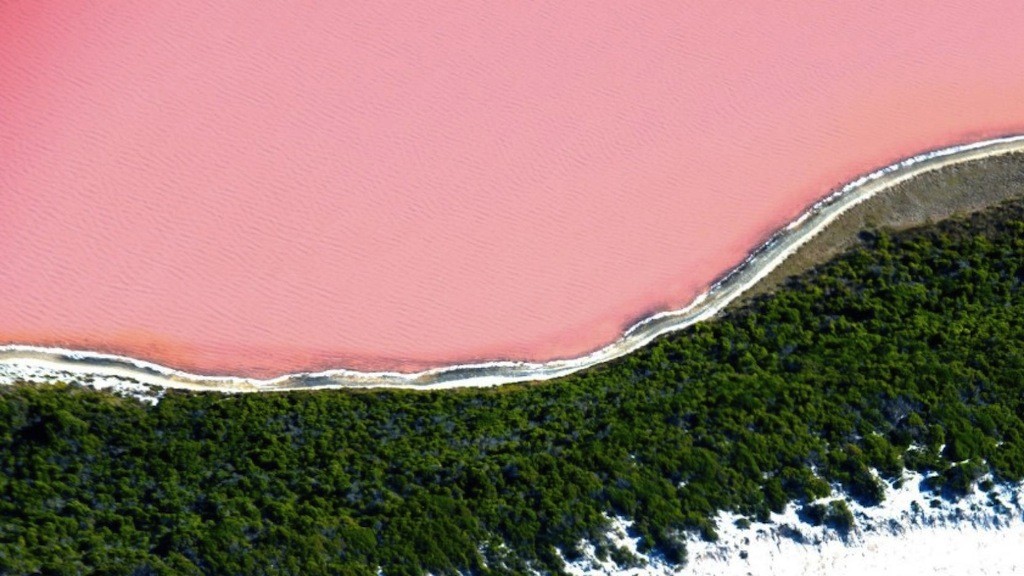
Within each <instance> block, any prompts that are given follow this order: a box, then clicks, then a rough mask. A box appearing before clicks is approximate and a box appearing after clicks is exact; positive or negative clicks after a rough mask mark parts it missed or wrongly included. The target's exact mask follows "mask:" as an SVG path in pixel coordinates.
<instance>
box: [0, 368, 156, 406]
mask: <svg viewBox="0 0 1024 576" xmlns="http://www.w3.org/2000/svg"><path fill="white" fill-rule="evenodd" d="M19 382H33V383H40V384H57V383H64V384H72V385H77V386H88V387H90V388H94V389H96V390H109V391H111V392H113V393H114V394H117V395H119V396H125V397H128V398H134V399H136V400H138V401H140V402H145V403H147V404H156V403H157V402H159V401H160V398H162V397H163V395H164V392H165V391H166V388H164V387H161V386H151V385H146V384H142V383H141V382H138V381H136V380H133V379H131V378H125V377H121V376H114V375H103V374H91V373H81V372H77V373H76V372H70V371H62V370H56V369H49V368H45V367H38V366H33V365H32V364H4V363H0V386H9V385H12V384H16V383H19Z"/></svg>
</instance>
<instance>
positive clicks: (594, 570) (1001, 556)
mask: <svg viewBox="0 0 1024 576" xmlns="http://www.w3.org/2000/svg"><path fill="white" fill-rule="evenodd" d="M904 478H905V481H904V483H903V485H902V486H900V487H899V488H895V487H893V486H888V488H887V490H886V500H885V501H884V502H883V503H882V505H880V506H877V507H871V508H865V507H862V506H859V505H857V504H856V503H853V502H850V503H849V507H850V509H851V510H852V511H853V513H854V516H855V518H856V522H857V527H856V528H855V529H854V531H852V532H851V533H849V534H847V535H845V536H843V535H840V534H838V533H837V532H836V531H835V530H834V529H832V528H827V527H821V526H812V525H810V524H807V523H805V522H803V521H801V520H800V518H799V517H798V516H797V507H796V506H795V505H792V504H791V505H790V506H789V507H788V508H787V509H786V511H785V512H784V513H783V514H775V515H773V516H772V519H771V521H770V522H768V523H753V524H752V525H751V526H750V527H749V528H739V527H737V526H736V523H735V522H736V520H738V519H739V518H740V517H739V516H737V515H736V514H732V513H726V512H723V513H720V514H719V515H718V518H717V522H718V534H719V540H718V542H714V543H709V542H703V541H701V540H700V539H699V538H697V537H696V536H691V537H690V538H689V541H688V543H687V550H688V562H687V565H686V566H685V567H683V568H681V569H675V568H671V567H669V566H668V565H667V564H666V563H665V562H663V561H662V560H661V559H659V558H657V557H655V558H651V557H645V556H643V555H638V557H639V560H640V562H641V564H642V565H641V566H638V567H630V568H621V567H618V566H616V565H615V564H614V563H612V562H611V561H601V560H598V559H597V558H596V556H595V555H594V548H593V546H589V545H583V546H581V548H582V549H583V551H584V557H583V558H582V559H579V560H576V561H574V562H571V563H567V570H568V571H569V572H570V573H571V574H574V575H576V576H591V575H598V574H601V575H622V576H625V575H630V576H639V575H640V574H680V575H693V576H711V575H715V576H731V575H736V576H739V575H744V576H745V575H748V574H754V575H761V574H784V575H787V576H788V575H799V574H828V575H830V576H833V575H847V574H849V575H851V576H853V575H857V576H860V575H864V574H885V573H893V574H962V575H979V576H980V575H993V574H1018V573H1024V517H1022V514H1024V507H1022V504H1024V501H1022V500H1024V485H1021V484H1018V485H1009V486H1008V485H1003V486H997V487H996V488H995V489H994V490H992V491H991V492H990V493H984V492H982V491H981V490H979V489H977V488H976V489H975V490H974V492H973V493H972V494H970V495H968V496H967V497H965V498H963V499H961V500H960V501H957V502H951V501H947V500H939V501H938V502H937V504H938V505H937V506H935V507H933V506H932V504H931V502H932V501H933V500H934V499H935V497H934V495H932V494H930V493H926V492H922V491H921V480H922V479H923V478H922V476H921V475H920V474H916V473H910V472H907V473H905V474H904ZM837 497H838V496H834V497H830V498H826V499H824V500H823V502H824V501H828V500H832V499H834V498H837ZM915 502H916V503H917V506H916V507H915V505H914V503H915ZM611 525H612V527H611V529H610V530H609V533H608V538H609V539H610V540H611V541H613V542H615V543H616V545H618V546H622V547H624V548H625V549H626V550H629V551H631V552H633V553H636V550H637V541H636V539H635V538H629V537H624V535H625V534H626V533H628V530H629V526H630V525H631V523H630V522H628V521H626V520H624V519H622V518H613V519H611Z"/></svg>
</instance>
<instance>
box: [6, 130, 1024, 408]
mask: <svg viewBox="0 0 1024 576" xmlns="http://www.w3.org/2000/svg"><path fill="white" fill-rule="evenodd" d="M1022 151H1024V135H1015V136H1006V137H1002V138H995V139H990V140H983V141H979V142H973V143H969V144H962V145H959V146H953V147H949V148H943V149H940V150H934V151H931V152H926V153H923V154H919V155H917V156H913V157H911V158H907V159H905V160H903V161H900V162H897V163H895V164H891V165H889V166H886V167H884V168H881V169H879V170H876V171H874V172H872V173H870V174H867V175H864V176H861V177H860V178H857V179H856V180H854V181H852V182H850V183H848V184H846V185H845V186H843V187H842V188H840V189H839V190H836V191H835V192H833V193H832V194H830V195H829V196H827V197H826V198H824V199H822V200H820V201H818V202H817V203H815V204H814V205H812V206H811V207H810V208H809V209H808V210H807V211H805V212H804V213H803V214H802V215H801V216H800V217H798V218H797V219H796V220H794V221H793V222H791V223H790V224H788V225H787V226H785V227H784V228H782V229H781V230H779V231H778V232H776V233H775V234H774V235H772V237H771V238H770V239H769V240H768V241H767V242H765V243H764V244H762V245H761V246H760V247H759V248H758V249H756V250H755V251H754V252H752V253H751V254H750V256H749V257H748V258H747V259H746V260H744V261H743V262H742V263H741V264H740V265H739V266H737V267H736V268H734V269H733V270H732V271H730V272H729V273H727V274H726V275H725V276H723V277H722V278H721V279H720V280H718V281H717V282H715V283H714V284H713V285H712V286H711V288H710V289H709V290H708V291H706V292H705V293H704V294H702V295H700V296H699V297H697V298H696V299H695V300H694V301H693V302H692V303H691V304H689V305H688V306H686V307H685V308H682V309H679V310H673V311H668V312H661V313H658V314H654V315H653V316H650V317H648V318H646V319H644V320H642V321H640V322H638V323H637V324H635V325H633V326H632V327H630V328H629V329H628V330H626V331H625V333H624V334H623V335H622V336H621V337H620V338H619V339H618V340H616V341H615V342H613V343H611V344H609V345H607V346H605V347H603V348H601V349H599V350H596V351H594V352H592V353H590V354H587V355H585V356H581V357H578V358H571V359H564V360H554V361H551V362H544V363H536V362H515V361H498V362H486V363H480V364H463V365H456V366H445V367H440V368H435V369H431V370H425V371H422V372H414V373H401V372H359V371H354V370H346V369H337V370H327V371H323V372H315V373H298V374H287V375H284V376H280V377H277V378H272V379H266V380H260V379H255V378H241V377H231V376H203V375H199V374H190V373H187V372H184V371H180V370H175V369H172V368H168V367H165V366H161V365H158V364H155V363H152V362H146V361H142V360H136V359H133V358H128V357H125V356H117V355H112V354H102V353H95V352H87V351H75V350H67V349H62V348H46V347H37V346H26V345H7V346H0V383H13V382H18V381H65V382H80V383H83V384H89V383H90V381H92V382H96V381H102V382H106V383H108V384H109V383H110V382H114V383H118V382H120V383H122V384H123V385H124V386H139V385H142V386H153V387H157V388H177V389H187V390H208V391H218V392H260V391H281V390H298V389H303V390H316V389H325V388H377V387H389V388H412V389H444V388H462V387H486V386H495V385H499V384H507V383H513V382H524V381H535V380H548V379H551V378H557V377H560V376H565V375H567V374H571V373H573V372H577V371H579V370H583V369H586V368H589V367H592V366H595V365H597V364H601V363H604V362H608V361H609V360H613V359H615V358H619V357H621V356H624V355H626V354H629V353H630V352H632V351H634V350H637V349H639V348H641V347H643V346H645V345H647V344H648V343H650V342H651V341H652V340H653V339H654V338H657V337H658V336H661V335H663V334H666V333H668V332H672V331H676V330H681V329H683V328H686V327H688V326H691V325H693V324H695V323H697V322H700V321H703V320H706V319H708V318H711V317H713V316H714V315H716V314H717V313H718V312H720V311H721V310H722V309H724V308H725V307H726V306H727V305H728V304H729V303H730V302H732V301H733V300H735V299H736V298H737V297H739V296H740V295H742V294H743V292H744V291H746V290H747V289H748V288H750V287H751V286H753V285H755V284H756V283H757V282H758V281H760V280H761V279H762V278H764V277H765V276H766V275H767V274H768V273H769V272H771V271H772V270H773V269H775V268H776V267H777V266H778V265H779V264H780V263H782V262H783V261H784V260H785V259H786V258H787V257H789V256H790V255H791V254H793V253H794V252H795V251H796V250H797V249H799V248H800V247H801V246H802V245H804V244H805V243H806V242H807V241H808V240H810V239H811V238H813V237H814V236H815V234H817V233H818V232H820V231H821V230H823V229H824V228H825V227H826V226H828V225H829V224H830V223H831V222H832V221H834V220H835V219H836V218H838V217H839V216H840V215H842V214H843V213H844V212H846V211H847V210H849V209H850V208H851V207H853V206H856V205H857V204H859V203H861V202H863V201H865V200H868V199H869V198H872V197H873V196H875V195H877V194H879V193H882V192H885V191H886V190H889V189H891V188H893V187H894V186H896V185H898V184H900V183H902V182H905V181H907V180H910V179H912V178H914V177H916V176H919V175H921V174H923V173H926V172H930V171H933V170H938V169H940V168H943V167H946V166H950V165H953V164H960V163H964V162H970V161H973V160H980V159H982V158H987V157H992V156H998V155H1003V154H1009V153H1013V152H1022Z"/></svg>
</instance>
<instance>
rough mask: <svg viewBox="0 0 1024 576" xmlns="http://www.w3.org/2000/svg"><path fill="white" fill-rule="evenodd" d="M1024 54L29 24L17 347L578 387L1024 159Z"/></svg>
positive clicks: (257, 372) (2, 56)
mask: <svg viewBox="0 0 1024 576" xmlns="http://www.w3.org/2000/svg"><path fill="white" fill-rule="evenodd" d="M441 5H443V7H441ZM1022 31H1024V2H1020V1H1019V0H1009V1H993V2H979V1H977V0H974V1H971V2H941V3H936V2H925V1H920V0H913V1H903V2H891V1H885V2H880V1H866V2H864V1H862V2H810V1H806V2H768V1H765V2H762V1H758V2H744V3H737V2H713V1H706V2H680V1H678V0H671V1H651V2H600V3H586V2H559V3H553V4H540V3H533V2H487V1H484V0H469V1H449V2H421V3H416V2H394V3H391V2H309V1H291V0H289V1H278V2H269V1H268V2H249V1H239V2H213V1H208V0H188V1H184V0H183V1H179V2H142V1H131V2H129V1H125V2H95V1H91V0H89V1H87V0H60V1H56V0H24V1H22V0H13V1H12V0H8V1H6V2H2V3H0V343H29V344H40V345H60V346H66V347H72V348H79V349H94V350H102V351H109V352H117V353H123V354H128V355H131V356H135V357H142V358H146V359H150V360H155V361H158V362H161V363H164V364H167V365H170V366H174V367H178V368H184V369H188V370H192V371H197V372H201V373H235V374H244V375H252V376H268V375H275V374H280V373H286V372H295V371H299V370H309V369H321V368H329V367H352V368H361V369H367V368H376V369H381V368H388V369H402V370H412V369H418V368H423V367H427V366H435V365H442V364H449V363H456V362H466V361H477V360H490V359H500V358H513V359H533V360H546V359H551V358H556V357H567V356H576V355H579V354H581V353H585V352H587V351H590V350H592V349H595V348H598V347H600V346H602V345H603V344H606V343H608V342H610V341H612V340H614V339H616V338H617V337H618V336H619V334H620V333H621V331H622V330H623V328H624V327H626V326H627V325H629V324H631V323H632V322H634V321H635V320H637V319H638V318H640V317H642V316H645V315H647V314H650V313H652V312H654V311H658V310H663V309H667V308H672V307H679V306H681V305H683V304H685V303H687V302H688V301H689V300H691V299H692V298H693V297H694V296H695V295H697V294H698V293H700V292H701V291H703V290H704V289H706V287H707V286H708V284H709V283H710V282H711V281H713V280H714V279H715V278H716V277H717V276H719V275H720V274H721V273H722V272H724V271H725V270H727V269H729V268H731V267H733V266H734V265H736V264H737V263H738V262H739V261H740V260H742V259H743V257H744V255H745V254H746V253H747V252H748V251H749V250H751V249H752V248H754V247H755V246H756V245H758V244H759V243H760V242H761V241H762V240H763V239H764V238H765V236H766V235H767V234H769V233H770V232H771V231H773V230H775V229H777V228H778V227H780V226H782V225H784V224H785V223H786V222H788V221H789V220H791V219H792V218H794V217H795V216H796V215H797V214H798V213H799V212H800V211H801V210H802V209H803V208H804V207H805V206H806V205H808V204H809V203H811V202H813V201H814V200H816V199H818V198H820V197H822V196H824V195H826V194H827V193H828V191H829V189H830V188H833V187H834V186H836V185H838V184H840V183H842V182H844V181H846V180H849V179H851V178H852V177H854V176H856V175H857V174H859V173H861V172H864V171H866V170H869V169H871V168H874V167H877V166H879V165H883V164H887V163H889V162H890V161H893V160H896V159H898V158H900V157H903V156H907V155H911V154H915V153H918V152H921V151H923V150H927V149H931V148H935V147H942V146H946V145H950V144H954V143H957V142H960V141H965V140H973V139H979V138H982V137H986V136H993V135H999V134H1004V133H1010V132H1024V39H1022Z"/></svg>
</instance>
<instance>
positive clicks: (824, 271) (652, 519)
mask: <svg viewBox="0 0 1024 576" xmlns="http://www.w3.org/2000/svg"><path fill="white" fill-rule="evenodd" d="M1022 263H1024V202H1017V203H1013V204H1008V205H1004V206H1002V207H1000V208H999V209H998V210H994V211H989V212H987V213H984V214H981V215H976V216H973V217H971V218H970V219H969V220H963V221H950V222H946V223H943V224H940V225H938V226H934V227H931V228H926V229H920V230H915V231H911V232H908V233H903V234H900V235H897V236H893V237H890V236H889V235H886V234H883V233H879V234H866V235H865V240H864V243H863V245H862V246H861V247H860V248H858V249H856V250H855V251H853V252H851V253H849V254H847V255H846V256H844V257H842V258H840V259H838V260H835V261H833V262H831V263H830V264H828V265H825V266H823V267H822V268H820V269H819V270H817V271H815V272H812V273H809V274H806V275H804V276H803V277H801V278H800V279H798V280H795V281H793V282H791V283H790V285H789V286H787V287H786V288H785V289H782V290H780V291H779V292H777V293H776V294H774V295H772V296H769V297H764V298H761V299H758V300H757V301H755V302H753V303H752V304H750V305H749V306H748V307H746V308H744V309H741V310H738V311H735V312H732V313H730V314H729V315H728V316H726V317H723V318H722V319H719V320H716V321H714V322H709V323H706V324H703V325H700V326H696V327H694V328H692V329H689V330H687V331H685V332H682V333H679V334H675V335H672V336H670V337H666V338H662V339H660V340H658V341H657V342H656V343H655V344H653V345H651V346H649V347H648V348H646V349H644V350H642V351H639V352H637V353H635V354H632V355H630V356H629V357H627V358H624V359H622V360H621V361H616V362H613V363H610V364H607V365H604V366H601V367H598V368H595V369H593V370H589V371H587V372H585V373H581V374H578V375H574V376H572V377H568V378H563V379H560V380H558V381H554V382H549V383H544V384H537V385H522V386H511V387H503V388H498V389H493V390H458V391H446V392H436V393H415V392H394V391H391V392H344V391H341V392H317V393H309V392H307V393H301V392H297V393H288V394H272V395H239V396H224V395H217V394H184V393H169V394H168V395H167V396H166V397H165V399H164V400H163V401H161V402H160V404H158V405H157V406H155V407H151V406H146V405H142V404H139V403H136V402H134V401H131V400H127V399H122V398H118V397H114V396H112V395H108V394H103V393H97V392H93V391H89V390H85V389H81V388H75V387H62V386H32V385H24V386H15V387H8V388H5V389H2V390H0V573H7V574H20V573H47V574H74V573H85V572H90V573H92V572H95V573H107V574H127V573H135V574H151V573H152V574H199V573H224V574H325V573H331V574H345V573H374V572H376V570H377V569H378V567H381V568H382V569H383V571H384V572H385V573H386V574H421V573H424V572H426V571H430V572H432V573H434V574H442V573H454V572H455V571H456V570H461V571H463V572H470V573H479V574H484V573H522V572H525V571H528V570H538V571H549V572H555V573H557V572H559V571H560V568H561V566H562V561H561V560H560V559H559V557H558V555H557V554H556V548H557V549H560V550H562V551H563V553H564V554H565V556H566V557H569V558H572V557H574V556H575V555H577V554H579V550H578V544H579V542H580V541H581V540H583V539H586V540H589V541H591V542H593V543H594V544H595V545H596V546H597V549H598V553H599V554H601V555H604V556H605V557H610V558H613V559H615V560H616V561H619V562H621V563H624V564H625V563H629V562H631V561H634V559H632V558H630V556H629V554H628V553H627V552H625V551H623V550H616V549H614V546H613V545H612V544H611V543H610V542H609V541H608V540H607V539H606V538H605V536H604V534H605V532H606V530H607V524H608V520H607V515H622V516H626V517H628V518H631V519H632V520H634V521H635V529H636V532H637V535H639V536H641V537H642V546H643V547H645V549H648V550H656V551H658V552H660V553H661V554H664V555H665V557H666V558H668V559H669V560H672V561H676V562H682V561H683V560H684V557H685V546H684V538H685V534H686V532H687V531H699V532H700V533H702V534H703V535H704V537H706V538H711V539H713V538H715V537H716V534H715V526H714V525H713V523H712V522H711V521H710V520H709V519H710V518H711V517H712V516H713V514H714V513H715V511H717V510H720V509H730V510H735V511H738V512H739V513H741V514H743V515H745V516H747V517H748V518H751V519H756V518H765V517H766V516H767V515H768V513H769V512H770V511H772V510H781V509H782V508H783V507H784V505H785V504H786V503H787V502H788V501H791V500H808V501H809V500H815V499H818V498H823V497H826V496H829V495H830V494H831V490H830V483H838V484H841V485H842V486H843V487H844V489H845V491H847V492H848V493H849V494H851V495H853V496H855V497H856V498H858V499H861V500H862V501H865V502H873V501H878V500H879V499H880V498H882V497H883V495H884V494H883V491H882V490H881V486H880V484H879V481H878V480H877V477H876V476H875V475H874V474H873V473H872V472H871V470H872V469H876V470H878V473H879V474H881V476H882V477H884V478H888V479H894V478H896V477H897V475H898V474H899V472H900V471H901V469H902V468H903V467H904V466H907V467H910V468H912V469H915V470H934V471H936V472H939V473H940V474H939V476H937V477H936V478H937V479H936V480H935V481H934V482H935V483H936V487H942V488H943V490H942V491H941V493H940V495H944V496H945V497H955V495H956V493H957V492H960V493H962V492H963V491H964V490H966V488H967V487H969V486H971V485H972V483H974V482H976V480H977V479H978V477H979V476H980V475H981V474H983V473H984V472H988V471H991V472H992V473H993V474H994V476H995V478H996V480H997V481H1016V480H1020V479H1022V478H1024V419H1022V418H1024V394H1022V390H1024V289H1022V284H1024V265H1022ZM946 488H948V490H947V489H946ZM844 510H845V512H844ZM807 512H808V513H810V514H819V513H820V516H821V521H822V522H830V523H832V524H834V525H836V526H839V527H842V526H843V525H844V524H845V523H848V522H849V521H850V520H851V518H850V517H849V516H848V513H849V510H848V509H847V508H846V506H845V504H843V505H840V504H838V503H836V504H834V505H833V504H828V505H827V506H825V507H824V508H823V509H821V510H817V509H810V510H808V511H807Z"/></svg>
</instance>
